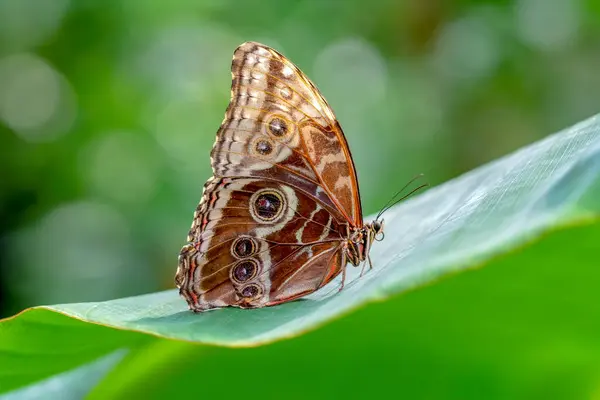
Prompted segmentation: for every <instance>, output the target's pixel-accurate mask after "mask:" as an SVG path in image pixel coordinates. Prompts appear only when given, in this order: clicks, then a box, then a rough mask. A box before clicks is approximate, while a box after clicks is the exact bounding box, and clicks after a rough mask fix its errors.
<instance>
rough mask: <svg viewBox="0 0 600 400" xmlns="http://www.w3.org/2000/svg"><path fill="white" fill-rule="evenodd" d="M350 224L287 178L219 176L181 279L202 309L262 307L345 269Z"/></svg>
mask: <svg viewBox="0 0 600 400" xmlns="http://www.w3.org/2000/svg"><path fill="white" fill-rule="evenodd" d="M342 228H343V226H340V225H339V224H338V223H337V222H336V220H335V218H333V216H332V215H331V214H330V213H329V212H328V211H327V210H326V209H324V208H323V207H321V206H320V205H319V204H318V203H317V202H315V201H314V200H313V199H312V198H311V197H310V196H308V195H306V194H304V193H302V192H299V191H297V190H295V189H293V188H292V187H290V186H287V185H285V184H283V183H273V182H270V181H266V180H261V179H256V178H214V179H212V180H210V181H209V182H208V183H207V184H206V185H205V191H204V193H203V196H202V201H201V202H200V206H199V208H198V210H197V211H196V215H195V218H194V224H193V225H192V229H191V230H190V234H189V237H188V242H189V243H190V244H189V245H188V246H186V247H185V248H184V251H182V254H181V260H180V267H179V270H178V272H177V277H176V280H177V284H178V286H179V287H180V290H181V293H182V294H183V295H184V296H185V297H186V299H187V300H188V302H189V303H190V305H192V307H193V308H194V309H195V310H197V311H199V310H205V309H210V308H215V307H223V306H227V305H237V306H240V307H262V306H265V305H271V304H277V303H280V302H282V301H286V300H287V299H290V298H295V297H298V296H300V295H303V294H306V293H310V292H312V291H314V290H316V289H317V288H319V287H320V286H322V285H324V284H325V283H327V282H328V281H329V280H330V279H331V278H332V277H333V276H335V275H337V273H338V272H339V268H340V267H341V263H340V257H342V252H341V243H342V241H341V237H342V236H341V233H340V230H341V229H342ZM297 283H300V284H297Z"/></svg>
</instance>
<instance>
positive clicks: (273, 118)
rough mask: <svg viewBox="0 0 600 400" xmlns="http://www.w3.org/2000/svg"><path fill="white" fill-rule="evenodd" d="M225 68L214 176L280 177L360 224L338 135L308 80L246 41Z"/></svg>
mask: <svg viewBox="0 0 600 400" xmlns="http://www.w3.org/2000/svg"><path fill="white" fill-rule="evenodd" d="M231 71H232V88H231V92H232V93H231V102H230V104H229V107H228V109H227V112H226V115H225V119H224V121H223V124H222V125H221V128H220V129H219V132H218V134H217V142H216V143H215V147H214V148H213V151H212V154H211V157H212V166H213V169H214V171H215V175H217V176H257V177H268V178H271V179H278V180H282V181H284V182H287V183H289V184H290V185H293V186H295V187H297V188H298V189H300V190H304V191H306V192H307V193H310V194H311V195H312V196H314V197H315V198H316V199H318V200H319V201H321V202H322V203H324V205H325V206H326V207H328V208H330V211H332V213H337V214H339V215H340V216H342V217H343V218H345V219H346V220H348V222H349V223H350V224H352V225H354V226H359V225H361V224H362V215H361V206H360V196H359V195H358V183H357V180H356V172H355V169H354V164H353V163H352V157H351V155H350V151H349V149H348V146H347V144H346V139H345V138H344V135H343V133H342V130H341V128H340V127H339V124H338V122H337V120H336V119H335V116H334V114H333V111H332V110H331V108H330V107H329V106H328V105H327V102H326V101H325V100H324V99H323V96H321V94H320V93H319V91H318V90H317V89H316V88H315V86H314V85H313V84H312V83H311V82H310V80H309V79H308V78H307V77H306V76H305V75H304V74H303V73H302V72H301V71H300V70H299V69H298V68H297V67H296V66H295V65H294V64H292V63H291V62H290V61H289V60H287V59H286V58H285V57H284V56H282V55H281V54H279V53H277V52H276V51H275V50H273V49H271V48H268V47H266V46H263V45H260V44H257V43H252V42H248V43H244V44H243V45H241V46H240V47H238V48H237V50H236V51H235V53H234V57H233V62H232V69H231Z"/></svg>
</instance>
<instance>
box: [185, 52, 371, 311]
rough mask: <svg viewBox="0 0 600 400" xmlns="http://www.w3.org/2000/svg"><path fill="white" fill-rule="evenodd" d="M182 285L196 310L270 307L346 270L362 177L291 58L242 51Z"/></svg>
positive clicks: (358, 211) (236, 55) (322, 102)
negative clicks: (348, 241) (358, 182)
mask: <svg viewBox="0 0 600 400" xmlns="http://www.w3.org/2000/svg"><path fill="white" fill-rule="evenodd" d="M232 78H233V82H232V93H231V102H230V104H229V107H228V108H227V111H226V114H225V119H224V120H223V122H222V124H221V127H220V129H219V131H218V133H217V139H216V142H215V145H214V147H213V150H212V152H211V164H212V167H213V172H214V177H213V178H211V179H209V181H208V182H207V183H206V185H205V189H204V193H203V196H202V200H201V202H200V205H199V206H198V209H197V210H196V214H195V216H194V222H193V224H192V229H191V230H190V233H189V235H188V244H187V245H186V246H184V248H183V249H182V251H181V254H180V259H179V267H178V271H177V275H176V283H177V286H178V287H179V289H180V293H181V294H182V295H183V296H184V297H185V298H186V300H187V301H188V303H189V305H190V308H192V309H193V310H195V311H202V310H206V309H210V308H216V307H225V306H230V305H233V306H238V307H262V306H266V305H273V304H278V303H281V302H285V301H288V300H292V299H295V298H298V297H300V296H303V295H305V294H308V293H311V292H313V291H315V290H317V289H318V288H320V287H322V286H323V285H325V284H326V283H328V282H329V281H330V280H331V279H333V278H334V277H335V276H337V275H338V274H339V273H340V271H342V269H343V268H344V267H345V265H346V253H345V251H344V245H345V241H346V239H347V236H348V232H349V229H350V228H351V227H362V212H361V205H360V196H359V193H358V184H357V181H356V172H355V169H354V165H353V163H352V157H351V155H350V151H349V149H348V145H347V143H346V139H345V138H344V135H343V133H342V130H341V128H340V126H339V124H338V122H337V120H336V119H335V116H334V114H333V112H332V111H331V108H330V107H329V106H328V105H327V103H326V101H325V100H324V99H323V97H322V96H321V94H320V93H319V91H318V90H317V89H316V88H315V87H314V85H313V84H312V83H311V82H310V80H309V79H308V78H307V77H306V76H304V74H303V73H302V72H301V71H300V70H299V69H298V68H297V67H296V66H295V65H294V64H292V63H291V62H290V61H289V60H287V59H286V58H285V57H284V56H282V55H281V54H279V53H278V52H276V51H275V50H273V49H271V48H269V47H266V46H263V45H260V44H258V43H251V42H248V43H244V44H242V45H241V46H240V47H238V49H236V51H235V53H234V57H233V62H232Z"/></svg>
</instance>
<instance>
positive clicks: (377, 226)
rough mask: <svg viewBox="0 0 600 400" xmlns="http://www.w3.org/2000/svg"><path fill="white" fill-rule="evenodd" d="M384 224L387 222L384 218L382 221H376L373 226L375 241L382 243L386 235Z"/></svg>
mask: <svg viewBox="0 0 600 400" xmlns="http://www.w3.org/2000/svg"><path fill="white" fill-rule="evenodd" d="M384 223H385V221H384V220H383V218H382V219H376V220H375V221H373V223H372V224H371V229H372V231H373V239H375V240H377V241H378V242H381V241H382V240H383V237H384V236H385V234H384V233H383V225H384Z"/></svg>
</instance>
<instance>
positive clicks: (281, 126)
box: [268, 117, 288, 137]
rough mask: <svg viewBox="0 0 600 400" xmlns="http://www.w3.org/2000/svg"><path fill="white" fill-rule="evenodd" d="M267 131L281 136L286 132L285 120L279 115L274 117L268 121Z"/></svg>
mask: <svg viewBox="0 0 600 400" xmlns="http://www.w3.org/2000/svg"><path fill="white" fill-rule="evenodd" d="M268 127H269V132H270V133H271V134H272V135H273V136H277V137H282V136H285V135H286V134H287V133H288V125H287V122H286V121H285V120H284V119H282V118H279V117H275V118H273V119H272V120H271V122H269V125H268Z"/></svg>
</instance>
